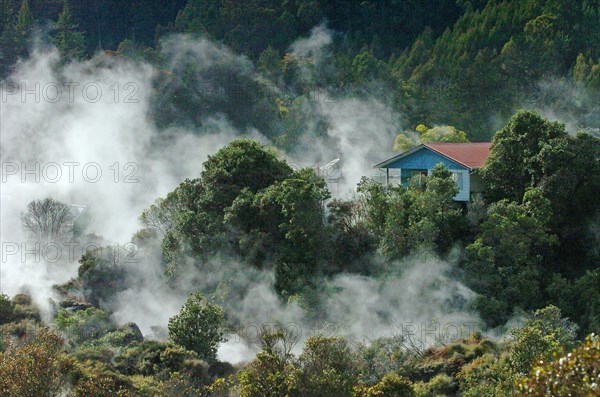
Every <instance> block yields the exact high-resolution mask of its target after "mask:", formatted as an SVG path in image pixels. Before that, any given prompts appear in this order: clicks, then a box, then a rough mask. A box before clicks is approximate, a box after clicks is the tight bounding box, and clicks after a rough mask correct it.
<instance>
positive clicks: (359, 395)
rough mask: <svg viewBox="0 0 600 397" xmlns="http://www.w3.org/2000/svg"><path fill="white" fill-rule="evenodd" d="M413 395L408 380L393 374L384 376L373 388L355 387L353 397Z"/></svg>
mask: <svg viewBox="0 0 600 397" xmlns="http://www.w3.org/2000/svg"><path fill="white" fill-rule="evenodd" d="M414 395H415V392H414V390H413V386H412V383H411V382H410V380H408V379H406V378H403V377H401V376H398V375H396V374H393V373H389V374H387V375H385V376H384V377H383V378H382V379H381V381H379V382H378V383H376V384H375V385H373V386H369V387H367V386H362V385H359V386H356V387H355V388H354V393H353V396H354V397H412V396H414Z"/></svg>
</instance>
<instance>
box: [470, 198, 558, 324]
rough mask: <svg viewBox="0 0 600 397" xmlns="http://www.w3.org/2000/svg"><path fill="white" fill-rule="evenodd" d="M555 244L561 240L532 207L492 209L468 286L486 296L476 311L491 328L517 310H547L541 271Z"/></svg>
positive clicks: (506, 204) (473, 254)
mask: <svg viewBox="0 0 600 397" xmlns="http://www.w3.org/2000/svg"><path fill="white" fill-rule="evenodd" d="M555 244H556V236H553V235H551V234H550V233H549V230H548V227H547V225H546V224H545V223H544V222H543V220H540V219H539V218H538V217H536V216H535V213H531V212H529V211H528V209H527V205H521V204H517V203H514V202H510V201H508V200H502V201H499V202H497V203H494V204H492V205H490V207H489V208H488V213H487V217H486V219H485V221H483V223H482V224H481V234H480V235H479V237H478V238H477V239H476V240H475V242H473V243H472V244H470V245H469V246H468V247H467V250H466V260H465V263H464V269H465V270H466V276H467V280H468V284H469V285H470V286H471V287H472V288H473V289H474V290H475V291H477V292H480V293H481V294H482V295H480V296H479V297H478V298H477V299H476V301H475V307H476V308H477V309H478V310H479V311H480V313H481V315H482V317H483V318H484V319H485V320H486V321H487V322H488V323H489V324H494V325H499V324H500V323H502V322H504V321H506V320H507V318H508V317H507V316H508V315H509V314H510V310H512V309H513V308H514V307H521V308H524V309H535V308H538V307H540V306H541V305H542V301H543V296H542V289H541V288H542V286H541V279H542V269H543V266H544V265H546V264H547V262H546V260H547V259H548V258H551V254H552V248H553V246H554V245H555Z"/></svg>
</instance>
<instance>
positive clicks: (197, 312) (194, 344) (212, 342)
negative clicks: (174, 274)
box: [169, 292, 225, 361]
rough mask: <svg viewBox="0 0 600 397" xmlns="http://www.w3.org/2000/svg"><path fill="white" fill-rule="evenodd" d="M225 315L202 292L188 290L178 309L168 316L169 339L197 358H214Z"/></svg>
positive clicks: (221, 334) (220, 338)
mask: <svg viewBox="0 0 600 397" xmlns="http://www.w3.org/2000/svg"><path fill="white" fill-rule="evenodd" d="M224 322H225V316H224V315H223V311H222V310H221V308H220V307H218V306H216V305H213V304H211V303H210V302H208V301H207V300H206V299H204V297H203V296H202V294H201V293H199V292H196V293H195V294H191V295H190V297H189V298H188V300H187V302H186V303H185V305H184V306H183V308H182V309H181V312H180V313H179V314H178V315H176V316H174V317H171V318H170V319H169V339H170V340H171V341H172V342H173V343H175V344H177V345H180V346H182V347H184V348H186V349H187V350H191V351H193V352H196V353H197V354H198V355H199V356H200V358H203V359H206V360H208V361H215V359H216V357H217V348H218V346H219V343H221V342H222V341H224V338H223V329H222V328H223V324H224Z"/></svg>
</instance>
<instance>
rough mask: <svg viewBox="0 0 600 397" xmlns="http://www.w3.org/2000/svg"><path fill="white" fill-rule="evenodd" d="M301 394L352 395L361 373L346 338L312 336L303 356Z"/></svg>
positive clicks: (317, 396) (324, 395) (300, 362)
mask: <svg viewBox="0 0 600 397" xmlns="http://www.w3.org/2000/svg"><path fill="white" fill-rule="evenodd" d="M298 361H299V365H300V369H301V372H300V375H299V389H300V395H301V396H307V397H309V396H310V397H329V396H339V397H346V396H352V391H353V387H354V385H355V383H356V377H357V375H358V367H357V362H356V359H355V357H354V355H353V353H352V351H351V350H350V347H349V346H348V343H347V341H346V340H344V339H343V338H337V337H323V336H315V337H311V338H309V339H308V340H307V341H306V343H305V346H304V351H303V352H302V354H301V355H300V357H299V359H298Z"/></svg>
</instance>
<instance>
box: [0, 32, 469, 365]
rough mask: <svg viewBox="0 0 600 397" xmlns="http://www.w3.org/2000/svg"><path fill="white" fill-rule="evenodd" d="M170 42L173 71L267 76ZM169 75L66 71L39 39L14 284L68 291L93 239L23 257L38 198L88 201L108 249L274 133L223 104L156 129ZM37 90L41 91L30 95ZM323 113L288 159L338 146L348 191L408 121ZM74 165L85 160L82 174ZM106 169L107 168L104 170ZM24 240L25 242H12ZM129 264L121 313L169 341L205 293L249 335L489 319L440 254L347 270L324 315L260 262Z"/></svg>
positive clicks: (23, 121) (320, 154) (372, 108)
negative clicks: (241, 148)
mask: <svg viewBox="0 0 600 397" xmlns="http://www.w3.org/2000/svg"><path fill="white" fill-rule="evenodd" d="M330 43H331V32H329V31H328V30H327V29H326V28H325V27H324V26H321V27H318V28H315V29H314V30H313V32H312V34H311V36H310V37H309V38H307V39H302V40H299V41H298V42H296V43H295V44H294V45H293V46H292V48H293V50H294V51H295V52H296V53H297V54H298V55H300V56H304V57H307V56H310V57H313V58H315V59H317V58H319V57H326V56H327V52H326V50H325V48H326V46H327V45H329V44H330ZM162 48H163V55H164V56H165V58H166V59H167V65H166V68H167V71H166V73H174V74H178V73H182V67H181V64H182V63H185V62H189V61H190V59H193V60H194V63H195V64H196V65H197V66H198V68H197V69H196V70H197V71H199V72H202V70H208V68H210V67H215V66H219V65H226V67H227V68H228V69H229V70H233V71H235V72H236V73H239V74H241V75H244V76H249V77H250V78H253V79H256V81H259V79H258V78H256V77H254V73H255V72H254V67H253V65H252V63H251V62H250V61H249V60H248V59H247V58H245V57H241V56H238V55H236V54H234V53H232V52H231V51H230V50H228V49H227V48H224V47H222V46H218V45H215V44H213V43H210V42H209V41H207V40H195V41H194V40H191V39H189V38H186V37H184V36H174V37H172V38H171V39H169V40H166V41H165V42H163V44H162ZM316 62H318V59H317V61H316ZM160 73H165V71H164V70H161V71H158V70H156V69H155V68H154V67H152V66H150V65H148V64H146V63H143V62H137V61H131V60H127V59H122V58H119V57H112V56H109V55H105V54H99V55H97V56H96V57H94V58H93V59H91V60H88V61H85V62H75V63H71V64H68V65H66V66H64V67H61V66H59V65H58V55H57V52H56V50H54V49H36V50H35V51H33V55H32V56H31V58H30V59H29V60H26V61H24V62H22V63H20V64H18V65H17V68H16V72H15V73H14V74H13V75H12V76H10V78H9V79H8V80H7V81H6V82H5V83H4V85H3V97H2V104H1V105H2V118H1V125H0V128H1V130H0V132H1V141H2V142H1V143H2V145H1V155H2V161H3V174H2V177H3V181H2V186H1V187H2V192H1V194H2V198H1V200H2V206H1V211H2V213H1V220H2V225H1V232H2V236H1V240H2V247H3V252H2V255H3V257H2V263H1V268H0V276H1V278H0V283H1V284H0V288H1V290H2V292H4V293H7V294H9V295H14V294H17V293H21V292H25V293H29V294H31V295H32V296H33V298H34V301H35V302H36V303H37V304H39V305H41V306H42V307H43V308H45V309H48V308H49V305H48V300H49V299H56V298H57V296H56V295H55V292H54V291H53V288H52V287H53V286H54V285H57V284H62V283H65V282H67V281H68V280H69V279H70V278H72V277H75V276H76V275H77V267H78V263H77V261H78V259H79V256H80V254H81V247H76V249H75V254H76V257H75V258H70V257H69V258H66V257H65V253H63V257H62V258H61V260H59V261H58V262H57V263H50V262H49V261H47V260H44V259H45V258H44V257H42V258H41V260H37V259H38V258H34V256H33V255H25V256H23V252H21V251H22V248H21V246H22V244H24V243H25V242H26V238H25V237H24V236H23V234H22V233H21V231H20V230H21V227H20V218H19V216H20V214H21V213H22V212H23V211H24V210H25V207H26V205H27V203H28V202H30V201H31V200H34V199H40V198H45V197H52V198H54V199H56V200H60V201H63V202H66V203H70V204H82V205H86V206H87V207H88V211H89V216H90V217H91V220H90V222H89V224H88V225H87V229H86V230H85V231H84V232H85V233H93V234H94V235H97V236H101V237H93V236H92V237H89V238H88V239H94V238H96V239H97V241H95V242H96V243H97V244H98V245H106V244H115V243H117V244H120V245H123V244H124V243H126V242H128V241H129V240H130V238H131V236H132V235H133V233H134V232H135V231H137V230H138V229H139V228H140V225H139V224H138V221H137V219H138V216H139V215H140V214H141V212H142V210H143V209H145V208H147V207H148V206H149V205H150V204H151V203H152V202H154V200H155V199H156V198H158V197H164V196H165V195H166V193H168V192H169V191H172V190H173V189H174V188H175V187H176V186H177V185H178V184H179V183H180V182H181V181H182V180H183V179H185V178H194V177H197V176H198V175H199V173H200V170H201V164H202V162H203V161H205V160H206V158H207V156H208V155H209V154H211V153H214V152H215V151H216V150H218V149H219V148H220V147H222V146H224V145H226V144H227V143H228V142H230V141H231V140H233V139H235V138H237V137H239V136H240V135H242V134H244V135H246V136H248V135H249V136H250V137H251V138H253V139H256V140H260V141H262V142H267V139H266V138H265V137H264V136H263V135H262V134H261V131H256V130H251V131H243V132H241V131H239V130H238V129H236V128H235V127H233V126H232V123H231V122H230V121H229V120H228V119H227V117H226V116H223V115H222V114H219V113H215V114H211V115H206V116H205V117H204V119H203V123H202V126H201V127H198V128H194V129H191V128H187V127H184V126H180V127H171V128H168V129H161V128H159V127H157V125H156V124H155V122H154V116H155V115H154V114H153V113H152V112H153V109H154V108H153V106H152V104H153V103H154V101H156V99H157V97H160V96H161V95H162V94H163V93H161V92H157V91H155V89H154V86H153V82H154V81H155V79H156V78H157V75H159V74H160ZM56 86H60V87H61V89H62V97H61V98H59V99H58V100H56V101H54V100H50V99H53V98H56V95H55V94H54V91H52V90H53V89H56ZM37 87H39V88H37ZM53 87H54V88H53ZM70 87H73V92H72V93H70V92H69V90H70ZM84 88H86V89H87V91H86V90H83V89H84ZM24 89H25V90H32V89H33V90H37V93H36V94H31V93H30V94H27V92H28V91H24ZM100 90H101V93H100ZM4 94H5V95H4ZM36 95H37V98H36ZM323 98H324V97H323ZM126 99H127V100H126ZM311 110H315V111H316V112H317V116H318V117H321V118H324V119H325V120H326V121H327V123H328V127H327V133H326V136H317V135H316V134H313V133H312V132H311V131H307V134H306V135H305V136H304V137H303V141H302V142H301V143H300V149H299V150H298V151H296V152H294V153H290V154H289V157H290V158H291V159H292V160H294V161H297V162H303V163H309V164H310V163H312V162H315V161H319V162H324V161H328V160H331V159H333V158H335V157H336V156H337V155H338V154H339V155H340V156H341V158H342V175H343V177H342V178H343V179H342V182H341V183H342V185H343V189H342V190H343V192H344V193H345V192H347V191H349V190H351V189H352V188H353V187H354V186H355V184H356V182H358V181H359V179H360V177H361V176H362V175H369V174H371V173H372V165H373V164H374V163H376V162H378V161H380V160H383V159H384V158H385V157H386V156H387V155H388V154H389V153H390V152H391V145H392V143H393V138H394V137H395V135H396V134H397V131H400V130H402V128H401V121H402V120H401V116H400V115H399V114H397V113H395V112H393V111H392V110H391V108H390V107H389V106H387V105H386V101H385V100H382V99H375V98H370V97H365V98H341V99H336V100H332V101H328V100H323V101H319V103H318V104H317V105H316V106H315V107H314V108H313V109H311ZM8 163H10V164H13V163H14V164H16V167H17V169H16V171H15V169H14V167H13V168H10V169H8V168H6V167H5V164H8ZM50 163H52V164H57V165H58V166H59V167H60V170H61V172H62V175H61V176H60V177H59V178H58V179H56V175H54V174H48V173H46V174H44V172H46V171H47V172H50V171H52V170H51V169H50V168H48V164H50ZM35 164H39V167H38V170H37V171H34V174H38V176H39V180H36V175H34V174H29V175H25V176H26V178H25V181H24V182H23V181H22V179H21V177H22V176H23V175H24V172H23V171H24V170H23V165H25V166H27V167H28V169H32V167H35ZM65 164H76V165H75V166H74V168H73V169H72V170H73V175H70V174H69V172H70V171H71V169H70V168H68V166H66V165H65ZM90 164H92V165H93V167H90V166H89V165H90ZM86 166H87V168H86ZM84 169H86V170H87V171H88V172H87V173H84V172H83V171H84ZM44 170H45V171H44ZM97 170H99V171H100V172H101V174H100V175H96V174H95V171H97ZM71 176H72V177H71ZM14 243H16V244H17V246H18V247H19V251H18V252H16V253H10V252H8V251H6V249H5V248H6V247H8V246H9V245H10V246H11V247H12V246H13V245H11V244H14ZM127 266H128V273H129V275H128V279H127V281H128V283H127V285H128V288H127V289H126V290H125V291H123V292H121V293H120V294H118V296H115V297H114V300H113V302H111V305H114V306H112V307H111V309H113V312H114V319H115V320H116V321H117V322H120V323H124V322H130V321H133V322H136V323H137V324H138V325H139V326H140V329H141V330H142V332H143V333H144V334H145V335H147V336H153V335H154V336H158V337H160V336H161V333H160V329H161V328H162V329H163V330H164V327H165V326H166V324H167V321H168V319H169V318H170V317H171V316H173V315H174V314H176V313H177V312H178V311H179V309H180V307H181V305H182V304H183V302H184V301H185V299H186V297H187V295H188V293H189V292H191V291H194V290H201V291H205V292H206V293H207V294H213V296H214V297H215V299H216V300H217V301H218V302H220V303H221V304H222V305H223V307H224V310H225V312H226V313H227V316H228V317H229V319H230V320H231V322H232V323H234V324H237V325H236V326H237V327H240V328H236V329H234V330H232V332H233V333H235V332H238V331H239V332H240V333H242V334H244V333H246V334H247V333H248V332H247V331H248V329H249V328H252V327H255V326H256V325H259V324H264V323H272V322H275V321H278V322H281V323H283V324H296V325H297V326H298V327H299V329H301V339H304V338H306V337H308V336H310V335H311V333H315V332H319V331H320V330H322V328H321V327H322V325H323V324H326V323H331V324H334V328H335V333H336V334H340V335H343V336H347V337H350V338H354V339H360V338H364V337H378V336H383V335H389V334H391V333H397V332H398V331H399V329H402V328H403V327H404V325H405V324H413V323H414V324H421V323H427V322H430V321H432V320H435V321H438V322H439V323H440V324H449V323H465V322H466V323H473V322H477V319H476V318H474V317H472V316H470V315H469V314H468V313H466V312H465V307H466V306H467V303H468V301H469V300H470V299H471V298H472V295H473V294H472V292H471V291H469V290H468V289H466V288H465V287H464V286H462V285H461V284H459V283H457V282H456V281H453V280H452V279H451V278H450V277H449V276H448V275H447V272H448V270H449V265H448V264H446V263H443V262H440V261H436V260H428V261H425V262H423V261H418V260H413V261H411V262H410V263H404V264H396V265H394V267H395V272H394V273H392V274H390V275H388V276H387V277H386V278H384V279H374V278H365V277H359V276H354V275H340V276H338V277H336V278H334V279H333V280H331V281H330V285H329V292H327V293H326V295H325V297H324V298H323V299H324V301H323V302H324V303H323V310H324V311H323V313H321V314H320V315H319V316H318V319H315V318H314V316H312V317H313V318H312V319H311V320H309V319H308V317H311V316H309V314H308V313H305V312H304V310H303V309H302V308H301V306H300V305H299V304H297V303H290V304H282V303H281V302H280V300H279V299H278V297H277V295H276V293H275V291H274V289H273V275H272V273H271V272H270V271H259V270H256V269H252V268H251V267H249V266H246V265H244V264H242V263H239V262H237V261H236V260H233V259H225V258H214V260H212V261H209V263H206V264H205V265H204V267H203V268H202V269H191V268H190V269H189V270H188V272H187V273H186V276H185V277H182V280H181V281H179V282H178V283H179V284H178V285H176V286H175V288H172V286H168V285H166V283H165V282H164V280H163V273H162V270H163V269H162V267H161V263H160V252H159V248H158V247H155V248H154V249H150V248H149V249H148V250H147V251H146V252H144V253H143V254H140V256H139V258H138V261H137V263H133V264H128V265H127ZM46 313H49V312H48V311H46ZM157 327H158V328H157ZM315 327H316V328H315ZM157 329H158V330H159V331H158V332H157ZM328 329H329V330H331V328H328ZM411 329H412V328H411ZM255 351H256V345H255V344H252V343H251V342H250V343H248V342H243V341H242V340H241V339H238V338H237V337H235V335H232V337H231V339H230V341H229V342H227V343H225V344H223V346H222V347H221V349H220V351H219V355H220V357H221V358H222V359H224V360H229V361H233V362H237V361H241V360H247V359H249V358H251V357H252V355H253V354H254V352H255Z"/></svg>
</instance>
